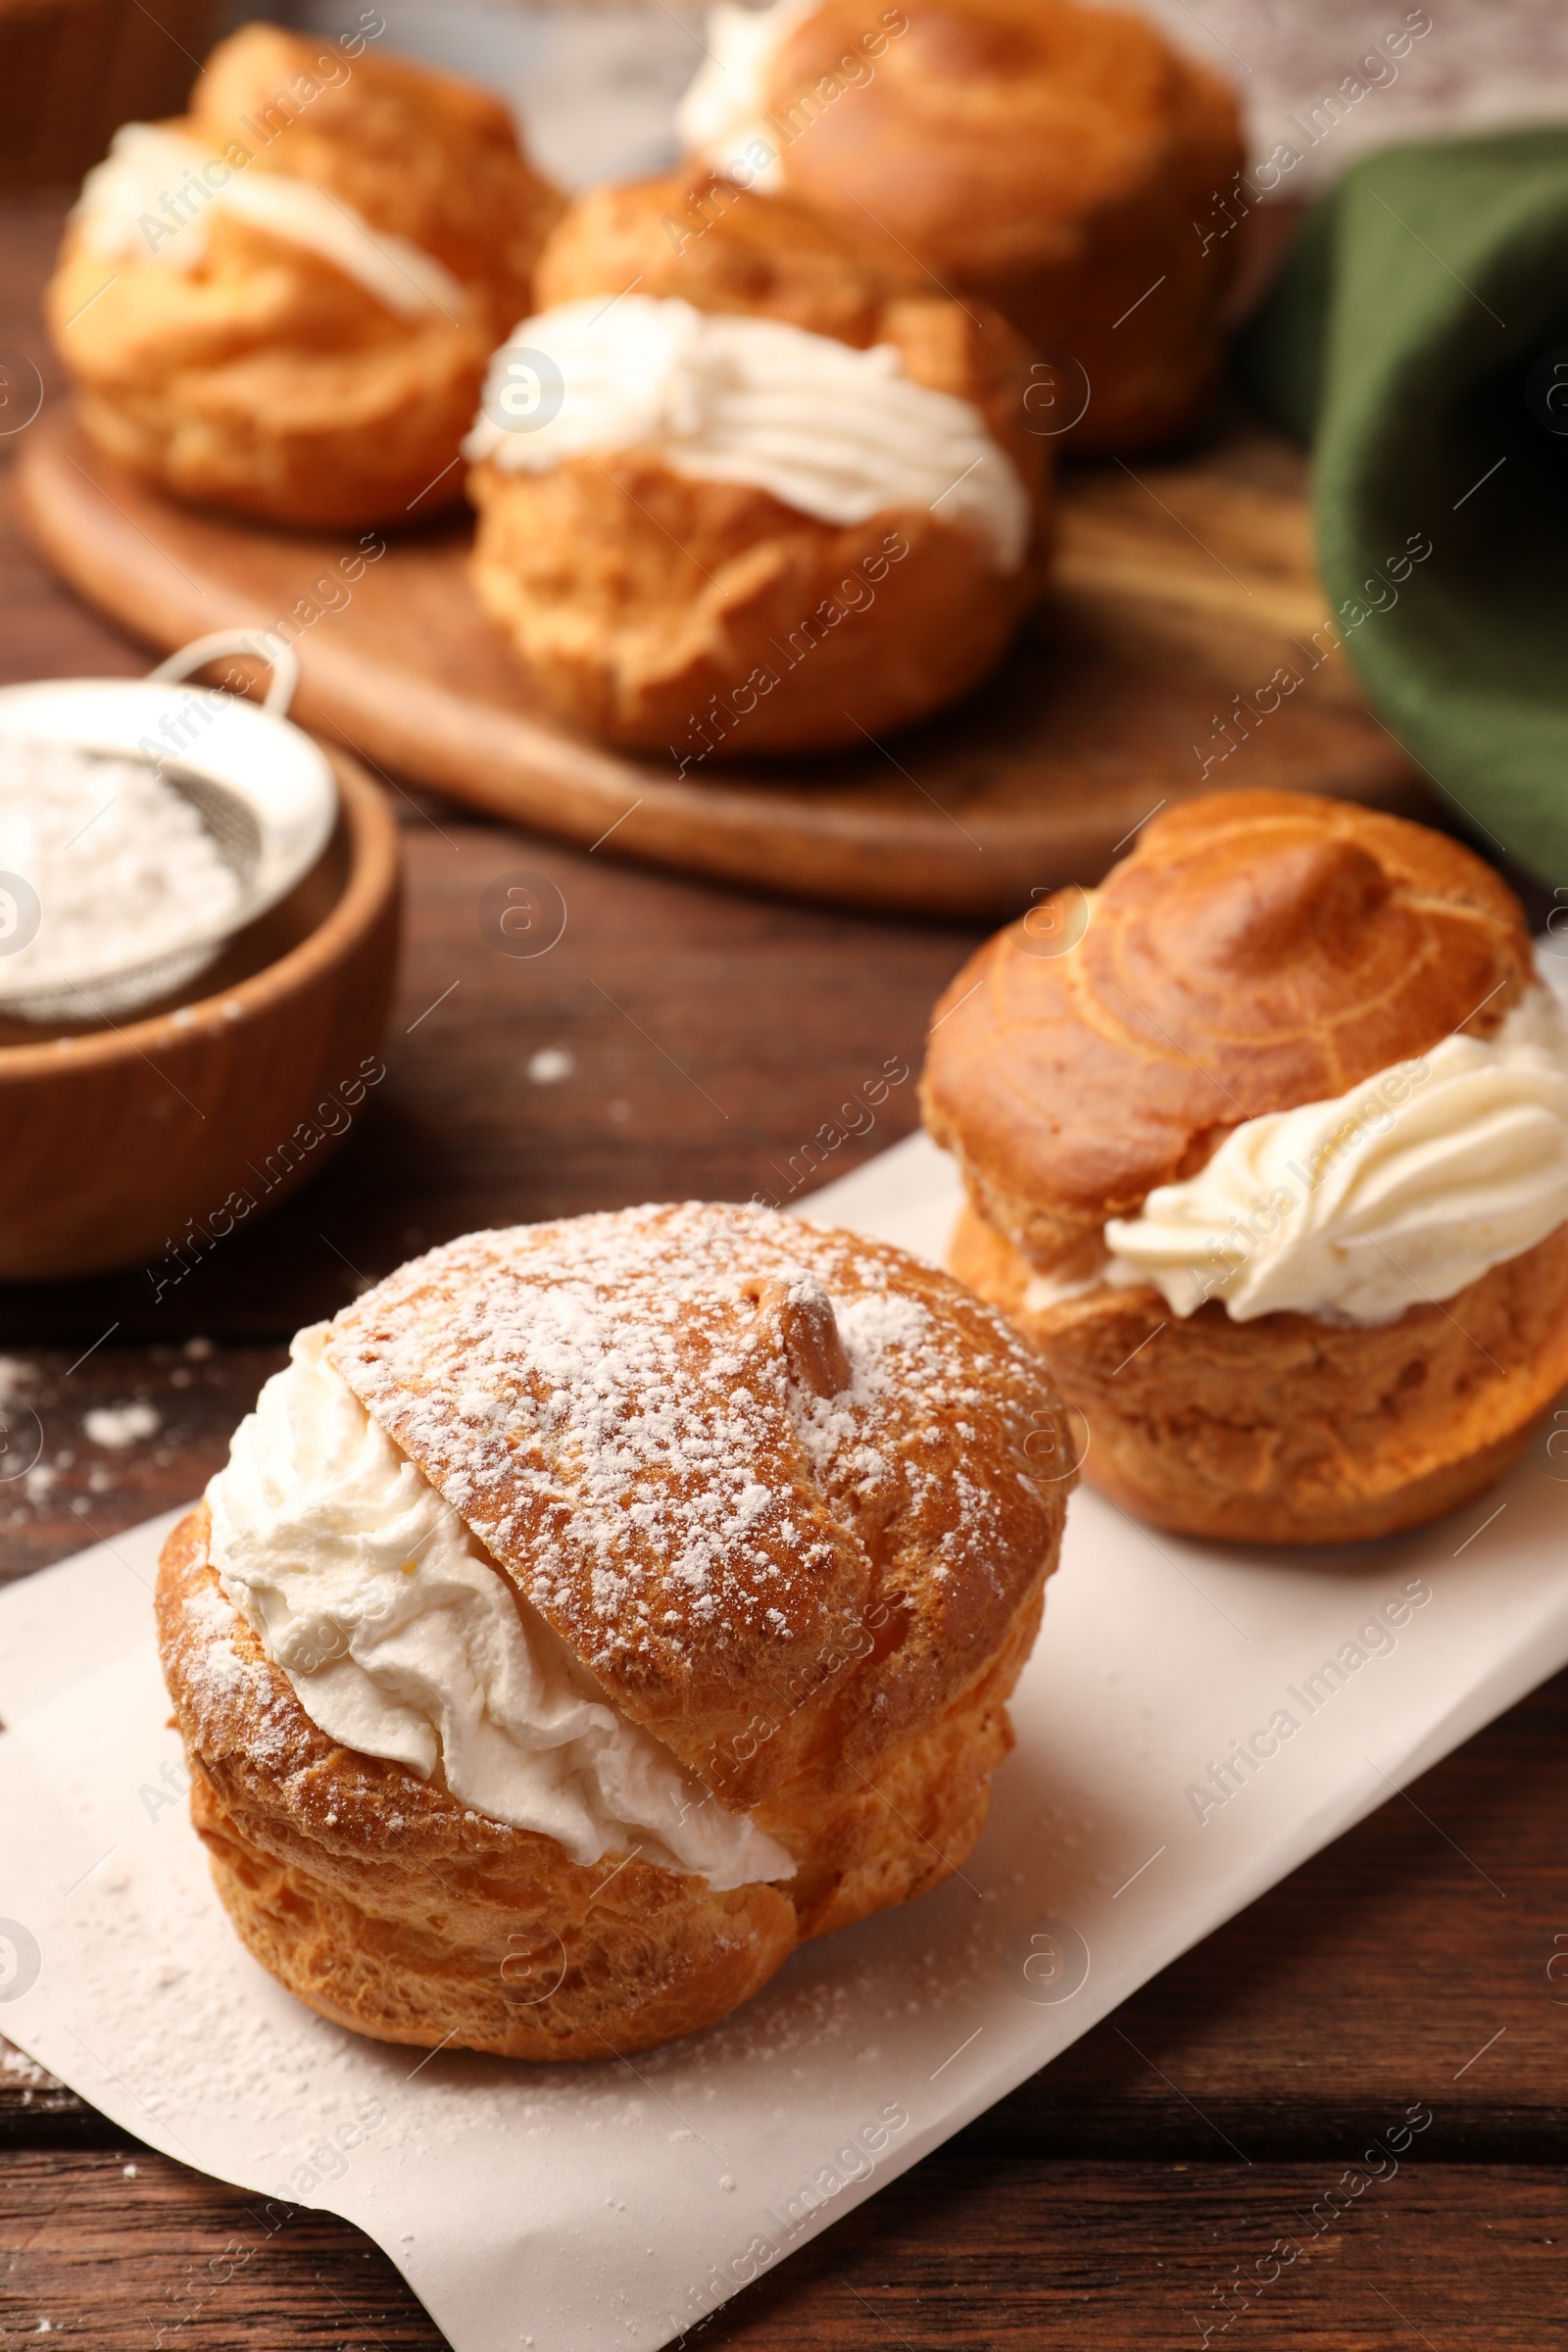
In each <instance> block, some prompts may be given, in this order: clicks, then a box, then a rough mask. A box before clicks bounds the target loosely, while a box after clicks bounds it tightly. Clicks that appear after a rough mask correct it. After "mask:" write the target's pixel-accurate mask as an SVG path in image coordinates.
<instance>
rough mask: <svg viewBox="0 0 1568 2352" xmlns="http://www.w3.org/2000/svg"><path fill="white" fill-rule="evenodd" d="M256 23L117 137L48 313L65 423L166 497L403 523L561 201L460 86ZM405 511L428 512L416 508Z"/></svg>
mask: <svg viewBox="0 0 1568 2352" xmlns="http://www.w3.org/2000/svg"><path fill="white" fill-rule="evenodd" d="M352 48H353V44H352V42H350V43H335V42H331V41H328V40H326V39H324V38H312V37H307V36H305V35H300V34H295V33H291V32H286V31H283V30H281V29H280V28H279V27H277V26H275V25H247V26H246V27H245V28H244V30H243V31H241V32H238V33H236V34H234V35H233V37H232V38H231V39H229V40H227V41H224V42H222V43H221V44H220V46H219V47H218V49H216V50H215V51H214V53H213V56H212V58H211V59H210V60H209V62H208V64H207V66H206V67H205V68H204V69H203V71H202V73H200V75H199V76H198V78H197V81H196V84H195V87H194V89H193V91H192V93H191V101H190V112H189V113H188V115H186V116H185V117H184V118H182V119H181V120H179V121H178V122H175V123H164V124H148V123H127V124H125V125H124V126H123V128H122V129H121V130H120V131H119V132H118V133H117V134H116V137H115V141H114V144H113V147H112V149H111V152H110V156H109V158H108V160H107V162H106V163H104V164H102V165H101V166H99V167H98V168H97V169H96V170H94V171H93V172H90V173H89V174H88V177H87V181H86V183H85V185H84V187H83V190H82V195H81V199H80V201H79V203H78V204H77V206H76V208H75V211H74V213H73V216H72V219H71V222H70V225H69V227H68V230H67V235H66V241H65V244H64V247H63V249H62V253H61V258H60V264H59V268H58V270H57V272H56V275H55V278H54V280H53V283H52V285H51V287H50V290H49V296H48V306H47V307H48V318H49V324H50V330H51V333H52V334H53V337H54V340H55V343H56V346H57V348H58V349H59V351H60V354H61V356H62V358H63V359H64V361H65V363H66V366H67V368H68V369H69V370H70V373H71V375H72V377H73V381H74V384H75V390H76V400H77V408H78V413H79V415H80V417H81V421H82V424H83V426H84V428H85V430H86V431H87V433H88V434H89V435H90V437H91V438H92V439H93V440H94V441H95V442H96V443H97V445H98V447H99V448H100V449H101V450H103V451H104V452H105V453H106V454H108V455H109V456H111V457H114V458H117V459H119V460H120V461H122V462H123V464H125V465H127V466H133V467H134V468H135V469H136V470H137V471H138V472H141V473H143V474H147V475H150V476H151V477H152V478H153V479H155V480H157V481H159V482H160V483H162V484H163V485H164V486H165V487H166V488H168V489H170V490H172V491H173V492H175V493H176V494H177V495H178V496H180V497H182V498H188V499H192V500H199V501H202V502H211V503H213V504H215V505H219V506H223V507H228V508H231V509H234V510H237V511H238V512H240V513H243V514H248V515H259V516H262V517H265V518H266V519H268V520H272V521H282V522H291V523H300V524H306V525H310V526H312V527H316V528H320V529H334V528H352V527H355V526H357V525H363V524H367V523H384V522H401V521H404V520H406V519H407V517H408V515H409V512H410V510H411V508H417V509H418V511H419V513H420V514H421V515H422V514H423V513H425V512H428V511H429V510H430V508H431V507H432V506H439V505H441V504H442V503H445V502H447V501H450V499H451V498H452V497H454V496H455V495H456V494H457V492H458V490H459V488H460V487H461V476H460V475H459V473H458V471H457V469H456V465H455V461H456V459H457V455H458V446H459V443H460V441H461V439H462V435H463V432H464V429H465V427H466V423H467V421H468V418H469V417H470V416H471V414H472V410H473V404H474V401H475V399H476V397H477V394H478V388H479V385H480V383H481V381H482V379H483V373H484V365H485V361H486V358H487V356H488V354H489V352H490V350H491V349H492V348H493V347H494V345H495V343H496V341H497V340H498V339H499V338H500V337H501V336H502V335H504V334H505V333H506V332H507V331H508V329H509V328H510V327H511V326H513V325H514V324H515V321H516V320H517V319H519V318H520V317H522V316H523V314H524V313H525V312H526V311H527V310H528V308H529V305H530V301H531V296H532V270H533V264H534V262H535V260H536V258H537V254H538V251H539V247H540V245H541V243H542V241H543V238H544V235H545V233H546V231H547V230H548V228H549V225H550V223H551V221H553V220H554V219H555V217H556V215H557V213H558V212H559V210H560V208H561V201H562V200H561V199H560V198H559V197H558V195H557V194H556V192H555V190H554V189H553V188H551V187H550V186H549V184H548V183H547V182H546V181H544V180H543V179H541V178H540V177H539V175H538V174H537V173H536V172H533V171H532V170H531V169H530V167H529V165H528V163H527V161H526V159H525V158H524V156H523V155H522V153H521V151H520V150H519V148H518V145H517V140H516V135H515V131H514V129H513V127H512V122H511V117H510V115H509V113H508V111H507V109H506V107H505V106H504V105H503V104H502V103H501V101H500V100H499V99H497V98H495V97H493V96H492V95H491V94H490V93H489V92H487V91H484V90H482V89H480V88H479V87H478V86H477V85H475V84H471V83H468V82H465V81H460V80H456V79H454V78H453V77H451V76H450V75H447V74H443V73H433V72H431V71H430V70H428V69H427V68H424V67H422V66H416V65H414V64H412V63H409V62H406V61H402V60H399V59H397V58H395V57H384V56H377V55H375V54H373V53H371V52H369V51H368V50H366V49H365V46H364V41H363V38H362V39H361V41H360V44H359V50H360V53H357V54H349V53H348V52H349V51H351V50H352ZM421 502H423V503H421Z"/></svg>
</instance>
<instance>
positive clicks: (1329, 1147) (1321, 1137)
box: [923, 792, 1568, 1543]
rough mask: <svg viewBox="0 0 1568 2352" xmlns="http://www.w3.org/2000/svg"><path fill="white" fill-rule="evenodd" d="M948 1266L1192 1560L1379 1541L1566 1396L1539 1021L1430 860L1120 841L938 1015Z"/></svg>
mask: <svg viewBox="0 0 1568 2352" xmlns="http://www.w3.org/2000/svg"><path fill="white" fill-rule="evenodd" d="M923 1084H924V1109H925V1117H926V1122H927V1124H928V1126H929V1127H930V1129H931V1132H932V1133H933V1134H934V1135H935V1137H936V1139H937V1141H938V1142H939V1143H942V1144H944V1145H946V1146H947V1147H948V1149H949V1150H951V1151H952V1152H955V1154H956V1157H957V1158H958V1161H959V1163H960V1165H961V1168H962V1171H963V1176H964V1181H965V1185H966V1188H967V1192H968V1201H969V1205H968V1209H967V1212H966V1214H965V1217H964V1219H963V1222H962V1224H961V1226H960V1228H959V1232H958V1235H957V1237H956V1242H955V1245H954V1250H953V1257H952V1263H953V1266H954V1269H955V1271H956V1272H957V1273H958V1274H959V1275H960V1276H961V1277H962V1278H963V1279H964V1280H965V1281H967V1282H969V1283H971V1284H972V1285H973V1286H974V1288H975V1289H976V1290H977V1291H979V1292H980V1294H981V1295H982V1296H983V1297H985V1298H987V1299H992V1300H994V1301H995V1302H997V1303H998V1304H1000V1305H1002V1306H1004V1307H1005V1309H1006V1311H1007V1312H1008V1313H1010V1314H1011V1315H1012V1316H1013V1318H1014V1319H1015V1321H1016V1322H1017V1323H1018V1325H1019V1327H1020V1328H1021V1329H1022V1330H1023V1331H1025V1332H1026V1333H1027V1334H1028V1336H1029V1337H1030V1338H1031V1339H1032V1340H1034V1341H1035V1343H1036V1344H1037V1345H1038V1346H1039V1347H1040V1348H1041V1349H1042V1351H1043V1352H1044V1354H1045V1356H1046V1359H1047V1361H1048V1363H1049V1364H1050V1366H1051V1369H1052V1371H1053V1373H1054V1376H1055V1378H1056V1380H1057V1382H1058V1383H1059V1385H1060V1388H1061V1391H1062V1394H1063V1395H1064V1397H1066V1398H1067V1400H1068V1402H1069V1403H1070V1404H1073V1405H1075V1406H1077V1407H1078V1408H1079V1410H1080V1411H1081V1412H1082V1413H1083V1414H1084V1415H1085V1416H1086V1419H1087V1423H1088V1446H1089V1451H1088V1458H1087V1461H1086V1463H1085V1475H1086V1476H1087V1477H1088V1478H1089V1479H1090V1481H1091V1482H1092V1483H1093V1484H1095V1485H1097V1486H1099V1487H1101V1488H1102V1489H1103V1491H1104V1492H1105V1493H1107V1494H1108V1495H1111V1496H1112V1497H1113V1498H1114V1499H1116V1500H1118V1501H1120V1502H1124V1503H1126V1504H1127V1505H1128V1506H1129V1507H1130V1508H1132V1509H1134V1510H1137V1511H1140V1512H1142V1513H1144V1514H1145V1515H1146V1516H1148V1517H1149V1518H1152V1519H1153V1520H1156V1521H1158V1522H1160V1523H1162V1524H1163V1525H1165V1526H1167V1527H1173V1528H1178V1529H1181V1530H1184V1531H1186V1532H1187V1533H1189V1534H1193V1535H1203V1536H1222V1537H1235V1538H1244V1539H1247V1540H1250V1541H1256V1542H1264V1543H1314V1542H1329V1541H1346V1540H1351V1539H1355V1538H1359V1537H1365V1536H1376V1535H1382V1534H1385V1533H1387V1532H1389V1531H1390V1530H1393V1529H1397V1528H1401V1527H1408V1526H1413V1525H1416V1524H1418V1523H1420V1522H1421V1521H1423V1520H1426V1519H1430V1518H1434V1517H1436V1516H1437V1515H1438V1514H1439V1513H1441V1512H1443V1511H1446V1510H1448V1509H1451V1508H1453V1507H1455V1506H1457V1505H1458V1504H1459V1503H1461V1502H1463V1501H1464V1500H1466V1499H1467V1498H1468V1497H1469V1496H1471V1495H1475V1494H1477V1493H1478V1492H1480V1491H1481V1490H1482V1489H1483V1488H1484V1487H1486V1486H1487V1485H1489V1484H1490V1483H1491V1482H1492V1480H1494V1479H1495V1477H1496V1476H1497V1475H1498V1474H1499V1473H1500V1472H1501V1471H1502V1470H1503V1469H1505V1468H1506V1467H1507V1466H1508V1465H1509V1463H1511V1462H1512V1461H1513V1460H1515V1459H1516V1458H1517V1457H1518V1456H1519V1454H1521V1453H1522V1452H1523V1450H1524V1448H1525V1446H1526V1445H1527V1443H1528V1441H1529V1437H1530V1434H1531V1429H1532V1425H1533V1423H1534V1420H1535V1417H1536V1415H1537V1414H1538V1413H1539V1412H1540V1411H1541V1410H1542V1409H1543V1408H1544V1406H1546V1405H1547V1404H1549V1402H1550V1400H1551V1399H1552V1397H1554V1396H1555V1395H1556V1393H1557V1391H1558V1390H1559V1389H1560V1387H1561V1386H1562V1383H1563V1381H1564V1380H1565V1379H1568V1225H1565V1222H1564V1220H1565V1219H1568V1026H1565V1022H1564V1017H1563V1013H1562V1010H1561V1008H1560V1006H1559V1004H1558V1001H1557V999H1556V997H1555V996H1554V995H1553V994H1552V993H1551V991H1550V990H1549V989H1547V988H1546V987H1545V986H1544V984H1543V983H1542V982H1541V981H1540V980H1539V979H1538V978H1537V977H1536V974H1535V970H1534V964H1533V959H1532V950H1531V941H1530V934H1529V931H1528V929H1527V927H1526V924H1525V919H1524V915H1523V911H1522V909H1521V908H1520V907H1519V905H1518V903H1517V901H1516V900H1515V899H1514V897H1513V894H1512V893H1511V891H1510V890H1509V889H1508V888H1507V886H1506V884H1505V883H1504V882H1503V881H1502V880H1501V879H1500V877H1499V876H1498V875H1497V874H1496V873H1495V872H1494V871H1493V870H1492V869H1491V868H1490V867H1489V866H1487V865H1485V864H1483V862H1482V861H1481V860H1480V859H1479V858H1476V857H1475V856H1474V855H1473V854H1472V853H1471V852H1470V851H1469V850H1466V849H1464V848H1462V847H1461V846H1460V845H1459V844H1458V843H1457V842H1455V841H1452V840H1450V839H1448V838H1447V837H1446V836H1444V835H1440V834H1437V833H1433V832H1430V831H1428V830H1427V829H1426V828H1425V827H1423V826H1418V825H1412V824H1409V823H1407V822H1405V821H1403V820H1402V819H1400V818H1397V817H1392V816H1383V815H1377V814H1373V813H1371V812H1369V811H1366V810H1363V809H1356V808H1353V807H1350V806H1348V805H1346V804H1344V803H1339V802H1332V801H1327V800H1319V799H1317V798H1315V797H1313V796H1308V795H1304V794H1292V793H1263V792H1252V793H1232V794H1226V795H1214V796H1212V797H1209V798H1205V799H1202V800H1200V801H1196V802H1194V803H1191V804H1190V805H1189V806H1188V807H1187V808H1186V809H1181V810H1175V811H1171V812H1170V813H1168V814H1166V815H1164V816H1160V817H1157V818H1155V819H1154V821H1153V822H1152V823H1151V824H1150V825H1148V826H1147V827H1146V828H1145V830H1144V832H1143V834H1142V835H1141V837H1140V840H1139V843H1138V847H1137V848H1136V849H1135V850H1134V851H1133V853H1132V854H1131V855H1130V856H1129V857H1128V858H1126V859H1125V860H1124V861H1123V862H1122V863H1121V864H1120V865H1119V866H1117V867H1116V868H1115V869H1114V870H1113V872H1112V873H1111V875H1110V877H1109V879H1108V880H1107V881H1106V882H1105V883H1104V884H1103V887H1102V888H1101V889H1100V890H1099V891H1097V892H1095V893H1092V894H1091V893H1084V892H1081V891H1077V892H1067V893H1063V894H1058V895H1057V896H1056V897H1054V899H1051V900H1048V901H1046V902H1044V904H1043V905H1042V906H1041V907H1037V908H1036V909H1035V911H1034V912H1033V913H1032V914H1031V915H1028V916H1026V917H1025V918H1024V919H1023V920H1022V922H1020V923H1016V924H1014V925H1013V926H1012V927H1011V928H1010V929H1008V930H1006V931H1004V932H1001V933H999V934H998V936H997V937H996V938H994V939H993V940H991V941H989V942H988V943H987V945H986V946H985V947H984V948H982V949H981V951H980V953H979V954H978V956H975V957H974V958H973V959H972V961H971V962H970V963H969V964H968V965H967V966H966V967H965V969H964V970H963V971H962V972H960V973H959V975H958V976H957V978H956V980H955V981H954V983H953V985H952V987H951V989H950V990H949V992H948V994H947V996H946V997H945V998H944V999H943V1002H942V1004H941V1005H939V1006H938V1008H937V1014H936V1020H935V1024H934V1029H933V1036H932V1042H931V1050H930V1058H929V1061H928V1064H927V1068H926V1073H925V1078H924V1082H923Z"/></svg>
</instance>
